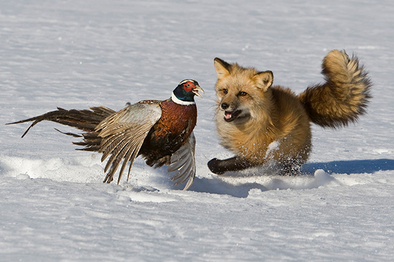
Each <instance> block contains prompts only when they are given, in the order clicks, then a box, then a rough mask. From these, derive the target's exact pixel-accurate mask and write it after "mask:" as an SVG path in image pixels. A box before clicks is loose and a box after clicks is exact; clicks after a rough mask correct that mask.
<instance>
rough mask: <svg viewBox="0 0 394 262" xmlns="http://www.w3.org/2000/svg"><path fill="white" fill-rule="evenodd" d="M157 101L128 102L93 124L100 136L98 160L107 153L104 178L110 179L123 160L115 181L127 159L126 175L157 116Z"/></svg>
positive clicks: (158, 109)
mask: <svg viewBox="0 0 394 262" xmlns="http://www.w3.org/2000/svg"><path fill="white" fill-rule="evenodd" d="M161 113H162V111H161V108H160V104H159V102H158V101H141V102H139V103H136V104H133V105H128V106H127V107H125V108H124V109H122V110H120V111H118V112H117V113H114V114H112V115H111V116H109V117H107V118H106V119H104V120H103V121H102V122H101V123H100V124H98V125H97V127H96V131H97V132H99V136H100V137H101V138H102V141H101V145H100V150H99V152H102V153H103V156H102V158H101V161H104V160H105V159H106V158H107V157H108V156H110V158H109V159H108V162H107V164H106V166H105V169H104V171H105V172H107V170H108V169H109V168H110V169H109V172H108V173H107V175H106V177H105V179H104V182H107V183H110V182H111V181H112V180H113V176H114V174H115V172H116V170H117V169H118V167H119V165H120V163H121V162H122V160H123V164H122V167H121V169H120V171H119V177H118V184H119V181H120V179H121V177H122V173H123V171H124V169H125V168H126V165H127V162H130V167H129V172H128V176H127V179H128V178H129V175H130V170H131V167H132V165H133V162H134V160H135V158H136V157H137V156H138V153H139V151H140V148H141V146H142V144H143V143H144V140H145V138H146V136H147V135H148V133H149V130H150V129H151V128H152V126H153V125H154V124H155V123H156V122H157V121H158V120H159V119H160V117H161Z"/></svg>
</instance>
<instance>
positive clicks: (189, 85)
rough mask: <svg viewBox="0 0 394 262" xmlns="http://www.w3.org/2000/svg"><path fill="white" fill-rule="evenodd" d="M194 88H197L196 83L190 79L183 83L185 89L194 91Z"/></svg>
mask: <svg viewBox="0 0 394 262" xmlns="http://www.w3.org/2000/svg"><path fill="white" fill-rule="evenodd" d="M194 88H195V85H194V83H193V82H190V81H188V82H186V83H184V84H183V89H185V91H192V89H194Z"/></svg>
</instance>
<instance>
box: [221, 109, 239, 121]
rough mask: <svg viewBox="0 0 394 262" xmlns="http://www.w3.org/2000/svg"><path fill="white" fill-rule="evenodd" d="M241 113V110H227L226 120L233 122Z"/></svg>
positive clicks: (225, 113)
mask: <svg viewBox="0 0 394 262" xmlns="http://www.w3.org/2000/svg"><path fill="white" fill-rule="evenodd" d="M241 113H242V111H241V110H235V111H225V112H224V121H226V122H231V121H233V120H234V119H236V118H237V117H238V116H239V115H240V114H241Z"/></svg>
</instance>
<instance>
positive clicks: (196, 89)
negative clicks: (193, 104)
mask: <svg viewBox="0 0 394 262" xmlns="http://www.w3.org/2000/svg"><path fill="white" fill-rule="evenodd" d="M198 91H201V93H204V94H205V91H204V89H202V88H201V87H200V86H199V85H196V87H195V88H193V90H192V92H193V94H195V95H196V96H199V97H201V98H202V95H201V94H200V93H199V92H198Z"/></svg>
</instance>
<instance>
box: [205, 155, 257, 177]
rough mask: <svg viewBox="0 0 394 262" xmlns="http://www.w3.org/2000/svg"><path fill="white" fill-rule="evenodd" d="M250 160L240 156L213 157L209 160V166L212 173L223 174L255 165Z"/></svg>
mask: <svg viewBox="0 0 394 262" xmlns="http://www.w3.org/2000/svg"><path fill="white" fill-rule="evenodd" d="M253 166H254V165H253V164H251V163H250V162H249V161H247V160H245V159H242V158H240V157H238V156H235V157H232V158H228V159H224V160H220V159H217V158H213V159H211V160H210V161H209V162H208V167H209V169H210V170H211V172H212V173H215V174H217V175H223V174H224V173H225V172H227V171H239V170H244V169H246V168H249V167H253Z"/></svg>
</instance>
